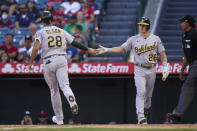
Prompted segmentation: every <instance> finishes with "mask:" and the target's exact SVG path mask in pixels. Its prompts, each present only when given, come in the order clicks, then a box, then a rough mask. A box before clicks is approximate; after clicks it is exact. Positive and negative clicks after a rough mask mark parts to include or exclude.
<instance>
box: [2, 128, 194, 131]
mask: <svg viewBox="0 0 197 131" xmlns="http://www.w3.org/2000/svg"><path fill="white" fill-rule="evenodd" d="M0 131H197V129H112V128H111V129H107V128H61V129H47V128H46V129H14V130H0Z"/></svg>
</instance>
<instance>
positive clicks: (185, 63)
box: [181, 56, 187, 72]
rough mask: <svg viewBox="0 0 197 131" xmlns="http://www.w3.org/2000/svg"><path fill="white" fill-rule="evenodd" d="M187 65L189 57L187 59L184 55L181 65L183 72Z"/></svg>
mask: <svg viewBox="0 0 197 131" xmlns="http://www.w3.org/2000/svg"><path fill="white" fill-rule="evenodd" d="M186 66H187V59H186V57H185V56H184V57H183V63H182V67H181V71H182V72H183V71H184V70H185V68H186Z"/></svg>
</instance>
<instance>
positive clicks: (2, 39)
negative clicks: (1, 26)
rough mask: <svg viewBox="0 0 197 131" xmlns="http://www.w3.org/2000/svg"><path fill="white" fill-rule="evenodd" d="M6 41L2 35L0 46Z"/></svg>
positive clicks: (0, 36)
mask: <svg viewBox="0 0 197 131" xmlns="http://www.w3.org/2000/svg"><path fill="white" fill-rule="evenodd" d="M4 41H5V36H4V35H0V45H1V44H3V42H4Z"/></svg>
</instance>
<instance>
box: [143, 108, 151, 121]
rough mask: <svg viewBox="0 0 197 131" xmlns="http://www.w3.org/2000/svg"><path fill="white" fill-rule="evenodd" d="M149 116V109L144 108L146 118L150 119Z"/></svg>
mask: <svg viewBox="0 0 197 131" xmlns="http://www.w3.org/2000/svg"><path fill="white" fill-rule="evenodd" d="M149 114H150V110H149V108H144V117H146V119H148V117H149Z"/></svg>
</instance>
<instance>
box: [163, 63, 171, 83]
mask: <svg viewBox="0 0 197 131" xmlns="http://www.w3.org/2000/svg"><path fill="white" fill-rule="evenodd" d="M162 75H163V76H162V81H166V79H167V77H168V75H169V63H167V65H166V66H164V67H163V72H162Z"/></svg>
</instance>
